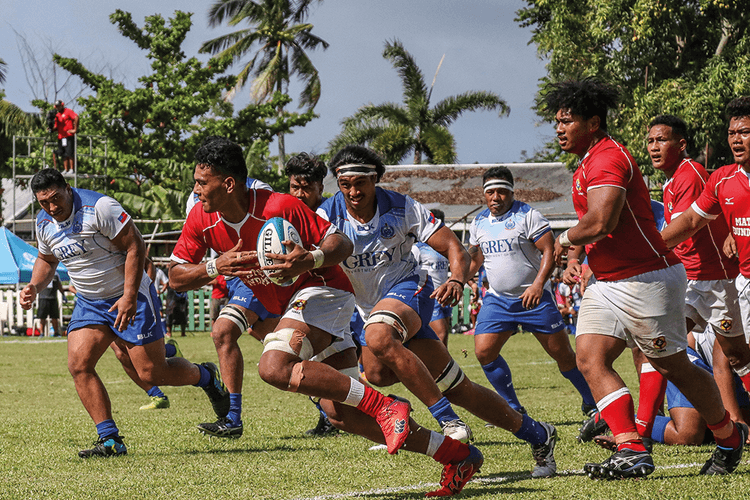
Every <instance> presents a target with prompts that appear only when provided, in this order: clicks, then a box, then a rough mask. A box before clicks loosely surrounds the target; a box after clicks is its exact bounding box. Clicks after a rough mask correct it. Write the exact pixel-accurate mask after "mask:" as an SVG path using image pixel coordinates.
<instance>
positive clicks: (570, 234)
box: [555, 186, 626, 265]
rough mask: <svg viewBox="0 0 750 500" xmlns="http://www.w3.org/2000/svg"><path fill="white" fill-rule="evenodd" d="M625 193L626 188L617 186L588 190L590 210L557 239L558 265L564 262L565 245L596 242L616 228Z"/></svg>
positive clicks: (556, 255)
mask: <svg viewBox="0 0 750 500" xmlns="http://www.w3.org/2000/svg"><path fill="white" fill-rule="evenodd" d="M625 194H626V191H625V190H624V189H622V188H620V187H615V186H601V187H596V188H593V189H590V190H589V191H588V192H587V194H586V198H587V201H588V212H586V214H584V216H583V217H581V219H580V220H579V221H578V224H576V225H575V226H573V227H571V228H570V229H568V230H567V231H563V233H562V234H560V236H558V237H557V239H556V240H555V262H557V264H558V265H560V264H561V263H562V255H563V252H564V249H565V247H569V246H571V245H588V244H589V243H594V242H595V241H599V240H601V239H602V238H604V237H606V236H607V235H608V234H610V233H611V232H612V231H614V230H615V228H616V227H617V223H618V221H619V220H620V213H621V212H622V207H623V206H625Z"/></svg>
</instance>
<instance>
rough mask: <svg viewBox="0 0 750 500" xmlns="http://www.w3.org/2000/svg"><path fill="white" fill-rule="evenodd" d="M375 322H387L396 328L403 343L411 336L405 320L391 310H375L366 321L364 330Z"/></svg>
mask: <svg viewBox="0 0 750 500" xmlns="http://www.w3.org/2000/svg"><path fill="white" fill-rule="evenodd" d="M375 323H385V324H386V325H388V326H390V327H392V328H393V329H394V330H396V333H398V334H399V336H400V337H401V343H404V342H406V339H407V337H408V336H409V330H408V329H407V328H406V324H405V323H404V321H403V320H402V319H401V318H400V317H399V316H398V314H395V313H392V312H391V311H375V312H373V313H372V314H370V317H369V318H367V321H365V325H364V330H367V327H368V326H369V325H374V324H375Z"/></svg>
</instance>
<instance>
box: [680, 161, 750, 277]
mask: <svg viewBox="0 0 750 500" xmlns="http://www.w3.org/2000/svg"><path fill="white" fill-rule="evenodd" d="M692 206H693V210H695V211H696V212H698V214H700V215H701V216H703V217H706V218H710V219H712V218H714V217H717V216H718V215H720V214H722V213H723V214H724V219H725V220H726V221H727V223H728V224H729V227H730V230H731V232H732V236H734V240H735V241H736V242H737V253H738V254H739V257H740V272H741V273H742V275H743V276H745V277H746V278H750V179H748V173H747V172H746V171H745V170H743V169H742V167H741V166H740V165H738V164H737V163H733V164H732V165H724V166H723V167H721V168H720V169H718V170H717V171H716V172H714V173H713V174H711V177H709V178H708V181H707V182H706V188H705V189H704V190H703V192H702V193H701V195H700V196H699V197H698V199H697V200H695V202H694V203H693V205H692Z"/></svg>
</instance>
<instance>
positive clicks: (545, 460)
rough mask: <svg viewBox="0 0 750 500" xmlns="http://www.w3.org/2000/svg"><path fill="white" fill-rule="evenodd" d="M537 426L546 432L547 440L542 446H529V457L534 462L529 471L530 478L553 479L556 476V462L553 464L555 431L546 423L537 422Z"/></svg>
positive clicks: (552, 426) (555, 441) (553, 427)
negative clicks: (532, 458) (530, 456)
mask: <svg viewBox="0 0 750 500" xmlns="http://www.w3.org/2000/svg"><path fill="white" fill-rule="evenodd" d="M539 424H540V425H541V426H542V427H544V429H545V430H546V431H547V440H546V441H545V442H544V443H542V444H536V445H535V444H532V445H531V455H532V456H533V457H534V461H535V462H536V465H534V468H533V469H532V470H531V477H533V478H540V477H553V476H554V475H555V474H557V462H555V445H556V444H557V429H556V428H555V426H554V425H552V424H548V423H547V422H539Z"/></svg>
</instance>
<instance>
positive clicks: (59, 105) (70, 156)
mask: <svg viewBox="0 0 750 500" xmlns="http://www.w3.org/2000/svg"><path fill="white" fill-rule="evenodd" d="M55 110H56V111H57V114H56V115H55V129H56V130H57V150H56V151H55V152H54V153H53V155H52V159H53V162H54V165H55V168H57V158H58V157H59V158H60V159H61V160H62V166H63V168H64V169H65V170H63V174H67V173H70V174H71V175H72V174H73V173H75V160H74V158H75V154H76V151H75V135H76V133H77V132H78V115H77V114H76V112H75V111H73V110H72V109H70V108H66V107H65V103H64V102H62V101H60V100H58V101H55Z"/></svg>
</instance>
